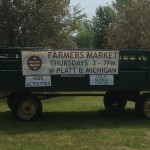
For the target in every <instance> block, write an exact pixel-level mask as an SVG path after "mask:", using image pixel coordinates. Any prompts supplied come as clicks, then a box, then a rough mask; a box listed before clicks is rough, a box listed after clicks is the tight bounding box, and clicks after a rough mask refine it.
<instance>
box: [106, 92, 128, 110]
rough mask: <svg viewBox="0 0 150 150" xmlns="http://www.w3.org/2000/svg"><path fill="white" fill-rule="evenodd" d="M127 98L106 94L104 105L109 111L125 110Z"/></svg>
mask: <svg viewBox="0 0 150 150" xmlns="http://www.w3.org/2000/svg"><path fill="white" fill-rule="evenodd" d="M126 103H127V100H126V99H122V98H120V97H115V96H111V95H107V94H106V95H105V96H104V106H105V108H106V110H108V111H123V110H124V108H125V106H126Z"/></svg>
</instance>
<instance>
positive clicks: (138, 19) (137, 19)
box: [107, 0, 150, 49]
mask: <svg viewBox="0 0 150 150" xmlns="http://www.w3.org/2000/svg"><path fill="white" fill-rule="evenodd" d="M113 9H114V10H115V12H116V14H115V15H114V18H113V22H112V24H111V26H110V28H109V30H108V33H107V39H108V43H109V47H110V48H122V49H149V48H150V42H149V41H150V34H149V33H150V24H149V21H150V1H149V0H128V1H125V0H117V1H116V2H114V3H113Z"/></svg>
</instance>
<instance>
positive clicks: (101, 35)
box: [93, 6, 114, 49]
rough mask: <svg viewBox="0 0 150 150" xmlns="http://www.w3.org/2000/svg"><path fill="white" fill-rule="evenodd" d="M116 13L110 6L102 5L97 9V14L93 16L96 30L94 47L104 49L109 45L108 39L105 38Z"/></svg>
mask: <svg viewBox="0 0 150 150" xmlns="http://www.w3.org/2000/svg"><path fill="white" fill-rule="evenodd" d="M113 14H114V11H113V9H112V8H111V7H110V6H103V7H102V6H100V7H99V8H98V9H97V10H96V16H95V17H94V18H93V20H94V21H93V30H94V47H95V48H100V49H104V48H106V45H107V39H106V38H105V36H106V32H107V28H108V27H109V26H110V24H111V22H112V16H113Z"/></svg>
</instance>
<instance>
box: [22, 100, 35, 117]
mask: <svg viewBox="0 0 150 150" xmlns="http://www.w3.org/2000/svg"><path fill="white" fill-rule="evenodd" d="M36 110H37V109H36V105H35V103H34V102H33V101H31V100H26V101H23V102H22V103H21V104H20V106H19V114H20V116H21V117H22V118H26V119H28V118H29V119H30V118H31V117H33V116H34V115H35V114H36Z"/></svg>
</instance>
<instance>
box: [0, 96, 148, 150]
mask: <svg viewBox="0 0 150 150" xmlns="http://www.w3.org/2000/svg"><path fill="white" fill-rule="evenodd" d="M149 149H150V119H140V118H137V117H135V114H134V103H130V102H129V103H128V104H127V107H126V109H125V111H124V112H122V113H120V114H118V113H108V112H106V111H105V109H104V107H103V101H102V98H101V97H90V96H89V97H73V96H72V97H55V98H52V99H50V100H45V101H43V114H42V116H41V118H40V120H39V121H35V122H21V121H16V120H15V119H14V117H13V115H12V113H11V112H10V110H9V109H8V107H7V104H6V101H4V100H1V101H0V150H149Z"/></svg>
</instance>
